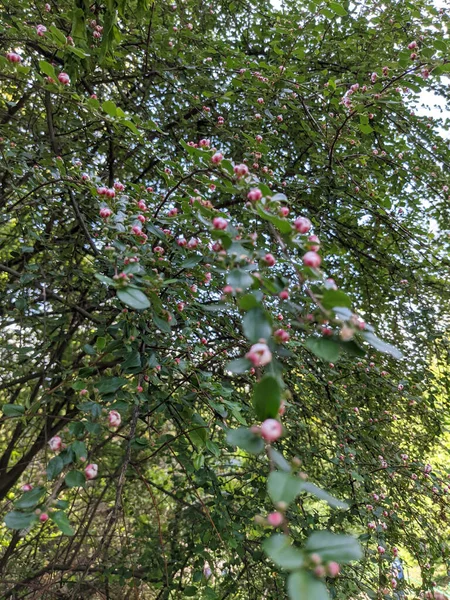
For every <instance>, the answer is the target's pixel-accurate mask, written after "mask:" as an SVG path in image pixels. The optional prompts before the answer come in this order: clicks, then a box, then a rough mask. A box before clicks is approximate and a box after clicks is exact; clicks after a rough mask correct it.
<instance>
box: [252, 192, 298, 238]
mask: <svg viewBox="0 0 450 600" xmlns="http://www.w3.org/2000/svg"><path fill="white" fill-rule="evenodd" d="M277 195H278V194H277ZM280 195H282V196H284V194H280ZM256 210H257V212H258V214H259V216H260V217H262V218H263V219H265V220H266V221H269V222H270V223H272V225H275V227H276V228H277V229H278V230H279V231H281V233H289V232H291V231H292V225H291V223H290V222H289V221H287V220H286V219H282V218H281V217H279V216H278V215H274V214H273V213H271V212H269V211H267V210H265V209H264V208H263V207H262V206H261V205H260V204H257V205H256Z"/></svg>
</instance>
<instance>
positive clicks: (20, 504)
mask: <svg viewBox="0 0 450 600" xmlns="http://www.w3.org/2000/svg"><path fill="white" fill-rule="evenodd" d="M44 494H45V488H44V487H42V486H39V487H35V488H33V489H32V490H30V491H29V492H24V494H22V496H21V497H20V498H19V500H17V501H16V502H14V506H15V507H16V508H18V509H20V510H26V509H27V508H35V507H36V506H37V505H38V504H40V502H41V498H42V496H43V495H44Z"/></svg>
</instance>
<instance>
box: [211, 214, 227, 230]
mask: <svg viewBox="0 0 450 600" xmlns="http://www.w3.org/2000/svg"><path fill="white" fill-rule="evenodd" d="M212 224H213V227H214V229H226V228H227V226H228V221H227V220H226V219H224V218H223V217H214V219H213V220H212Z"/></svg>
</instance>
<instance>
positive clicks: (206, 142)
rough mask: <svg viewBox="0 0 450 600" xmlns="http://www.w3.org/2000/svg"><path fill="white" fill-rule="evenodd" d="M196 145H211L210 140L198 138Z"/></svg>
mask: <svg viewBox="0 0 450 600" xmlns="http://www.w3.org/2000/svg"><path fill="white" fill-rule="evenodd" d="M198 145H199V146H200V148H209V147H210V145H211V140H200V141H199V143H198Z"/></svg>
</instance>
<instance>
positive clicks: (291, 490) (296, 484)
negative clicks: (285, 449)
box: [267, 471, 303, 504]
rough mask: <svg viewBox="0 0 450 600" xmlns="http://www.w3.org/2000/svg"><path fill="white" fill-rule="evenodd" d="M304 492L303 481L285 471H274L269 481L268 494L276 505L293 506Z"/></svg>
mask: <svg viewBox="0 0 450 600" xmlns="http://www.w3.org/2000/svg"><path fill="white" fill-rule="evenodd" d="M302 490H303V481H302V480H301V479H300V478H299V477H295V476H294V475H291V474H290V473H286V472H284V471H272V472H271V473H270V475H269V477H268V479H267V492H268V494H269V496H270V498H271V500H272V502H273V503H274V504H277V502H285V503H286V504H291V502H293V501H294V500H295V498H296V497H297V496H298V495H299V494H300V493H301V492H302Z"/></svg>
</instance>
